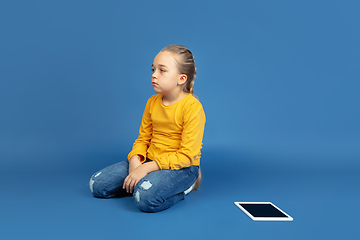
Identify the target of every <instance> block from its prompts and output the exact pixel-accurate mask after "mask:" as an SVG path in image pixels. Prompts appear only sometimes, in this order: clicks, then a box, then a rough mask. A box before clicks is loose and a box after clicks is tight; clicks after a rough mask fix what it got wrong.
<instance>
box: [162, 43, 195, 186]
mask: <svg viewBox="0 0 360 240" xmlns="http://www.w3.org/2000/svg"><path fill="white" fill-rule="evenodd" d="M160 52H171V53H174V54H175V55H176V56H177V58H176V57H175V62H176V65H177V68H178V71H179V73H180V74H185V75H186V76H187V80H186V82H185V83H184V84H183V85H182V91H184V92H187V93H191V94H192V95H193V96H194V97H195V98H196V99H198V100H199V98H198V96H196V95H195V94H194V88H193V86H194V84H195V81H194V80H195V77H196V66H195V60H194V55H193V53H192V52H191V51H190V50H189V49H187V48H186V47H185V46H183V45H179V44H171V45H168V46H166V47H164V48H163V49H161V51H160ZM200 182H201V168H200V166H199V176H198V178H197V179H196V182H195V185H194V188H193V189H192V190H193V191H196V190H197V189H198V188H199V187H200Z"/></svg>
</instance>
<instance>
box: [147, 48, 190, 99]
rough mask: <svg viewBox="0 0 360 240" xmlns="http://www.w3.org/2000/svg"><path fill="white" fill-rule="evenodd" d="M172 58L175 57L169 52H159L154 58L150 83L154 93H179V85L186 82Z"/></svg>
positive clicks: (184, 76) (185, 77)
mask: <svg viewBox="0 0 360 240" xmlns="http://www.w3.org/2000/svg"><path fill="white" fill-rule="evenodd" d="M174 57H175V55H174V54H173V53H171V52H159V53H158V54H157V55H156V56H155V58H154V62H153V64H152V69H151V71H152V72H153V73H152V78H151V81H152V84H153V87H154V90H155V92H157V93H162V94H168V93H174V92H176V91H179V90H180V88H181V87H182V86H181V85H182V84H184V83H185V82H186V79H187V76H186V75H185V74H179V72H178V69H177V66H176V62H175V58H174ZM154 83H156V84H155V85H154ZM178 83H179V85H177V84H178Z"/></svg>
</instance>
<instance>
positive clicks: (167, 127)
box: [89, 44, 206, 212]
mask: <svg viewBox="0 0 360 240" xmlns="http://www.w3.org/2000/svg"><path fill="white" fill-rule="evenodd" d="M151 71H152V80H151V81H152V86H153V87H154V91H155V92H156V93H157V94H155V95H153V96H151V97H150V98H149V99H148V100H147V103H146V107H145V110H144V113H143V116H142V122H141V125H140V130H139V136H138V138H137V139H136V140H135V142H134V144H133V148H132V150H131V152H130V153H129V154H128V156H127V160H124V161H121V162H119V163H116V164H113V165H111V166H108V167H106V168H104V169H102V170H100V171H98V172H96V173H94V174H93V175H92V177H91V179H90V182H89V186H90V190H91V191H92V193H93V195H94V197H98V198H111V197H116V196H127V195H129V194H132V197H133V201H134V202H135V204H136V206H137V207H138V208H139V209H140V210H141V211H144V212H158V211H162V210H165V209H167V208H170V207H171V206H173V205H175V204H176V203H178V202H179V201H181V200H184V199H185V196H186V195H187V194H188V193H189V192H191V191H192V190H197V189H198V188H199V186H200V180H201V171H200V155H201V152H200V149H201V148H202V145H203V144H202V139H203V133H204V128H205V122H206V117H205V112H204V109H203V107H202V105H201V103H200V101H199V99H198V97H197V96H196V95H194V90H193V85H194V78H195V76H196V66H195V61H194V56H193V54H192V52H191V51H190V50H189V49H187V48H186V47H185V46H183V45H177V44H172V45H169V46H166V47H165V48H163V49H162V50H161V51H160V52H159V53H158V54H157V55H156V56H155V58H154V62H153V64H152V69H151Z"/></svg>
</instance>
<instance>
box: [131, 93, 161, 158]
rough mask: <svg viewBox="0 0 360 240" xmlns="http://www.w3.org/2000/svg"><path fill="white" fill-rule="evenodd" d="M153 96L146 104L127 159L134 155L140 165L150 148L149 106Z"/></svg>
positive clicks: (150, 124) (150, 123) (150, 122)
mask: <svg viewBox="0 0 360 240" xmlns="http://www.w3.org/2000/svg"><path fill="white" fill-rule="evenodd" d="M154 96H155V95H153V96H151V97H150V98H149V99H148V101H147V102H146V106H145V110H144V113H143V116H142V120H141V125H140V129H139V135H138V138H137V139H136V140H135V142H134V144H133V147H132V150H131V152H130V153H129V154H128V157H127V158H128V160H129V161H130V159H131V158H132V157H133V156H134V155H139V156H141V160H140V162H141V163H143V162H145V161H146V152H147V149H148V148H149V146H150V141H151V137H152V131H153V130H152V121H151V115H150V104H151V102H152V99H153V97H154Z"/></svg>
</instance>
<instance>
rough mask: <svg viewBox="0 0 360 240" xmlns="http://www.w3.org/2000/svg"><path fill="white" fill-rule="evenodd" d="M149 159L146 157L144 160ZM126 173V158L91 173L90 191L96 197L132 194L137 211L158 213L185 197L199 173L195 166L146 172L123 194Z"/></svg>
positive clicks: (127, 162)
mask: <svg viewBox="0 0 360 240" xmlns="http://www.w3.org/2000/svg"><path fill="white" fill-rule="evenodd" d="M150 161H152V160H151V159H149V158H146V161H145V162H150ZM128 175H129V161H128V160H127V159H126V160H124V161H121V162H118V163H115V164H113V165H110V166H108V167H106V168H103V169H102V170H100V171H98V172H96V173H94V174H93V175H92V176H91V178H90V182H89V187H90V190H91V192H92V193H93V195H94V197H97V198H112V197H122V196H131V195H132V198H133V201H134V203H135V204H136V206H137V207H138V208H140V210H141V211H144V212H159V211H162V210H165V209H167V208H169V207H171V206H173V205H175V204H176V203H178V202H180V201H181V200H184V199H185V193H184V191H185V190H187V189H188V188H190V187H191V186H192V185H193V184H194V183H195V181H196V179H197V178H198V176H199V166H194V165H193V166H190V167H185V168H182V169H179V170H170V169H165V170H158V171H153V172H150V173H148V174H147V175H146V176H145V177H143V178H142V179H140V181H139V182H138V183H137V184H136V185H135V187H134V189H133V193H127V192H126V189H123V188H122V186H123V184H124V180H125V178H126V177H127V176H128Z"/></svg>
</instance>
